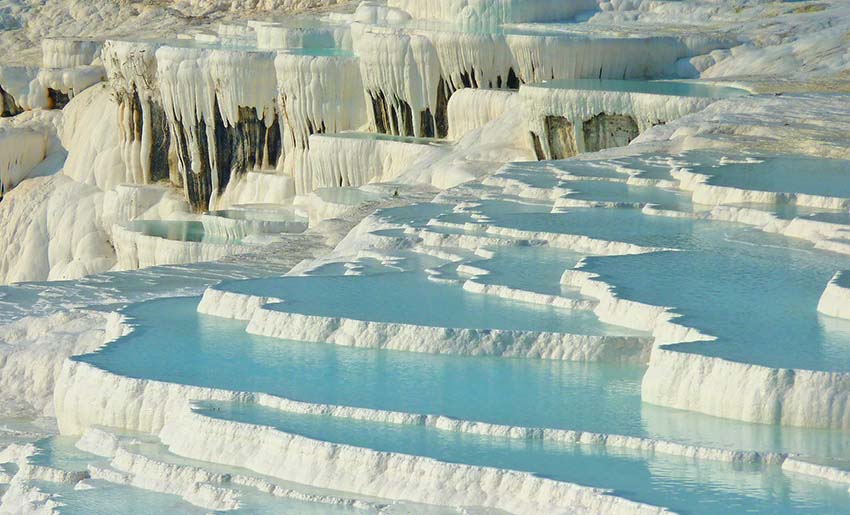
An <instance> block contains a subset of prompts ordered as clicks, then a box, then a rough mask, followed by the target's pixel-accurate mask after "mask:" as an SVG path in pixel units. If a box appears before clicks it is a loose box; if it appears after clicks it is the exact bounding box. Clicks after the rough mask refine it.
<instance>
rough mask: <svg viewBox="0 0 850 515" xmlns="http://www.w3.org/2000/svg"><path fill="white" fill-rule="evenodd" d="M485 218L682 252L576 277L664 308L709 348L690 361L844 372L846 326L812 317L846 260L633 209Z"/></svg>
mask: <svg viewBox="0 0 850 515" xmlns="http://www.w3.org/2000/svg"><path fill="white" fill-rule="evenodd" d="M484 212H485V213H487V211H486V208H485V209H484ZM487 214H488V215H489V213H487ZM491 218H493V223H495V224H497V225H500V226H506V227H513V228H518V229H525V230H532V231H548V232H555V233H567V234H581V235H585V236H590V237H593V238H601V239H605V240H614V241H625V242H629V243H634V244H637V245H643V246H651V247H664V248H674V249H679V250H684V251H686V252H664V253H653V254H644V255H637V256H621V257H604V258H589V259H588V262H587V266H586V267H585V269H586V270H588V271H592V272H597V273H599V274H601V275H602V278H603V279H604V280H606V281H608V282H610V283H612V284H613V285H614V286H616V291H617V292H618V294H619V295H621V296H623V297H625V298H629V299H633V300H638V301H641V302H645V303H648V304H653V305H662V306H673V307H675V308H676V312H678V313H681V314H683V315H684V318H682V319H681V321H682V322H683V323H685V324H687V325H690V326H693V327H696V328H698V329H700V330H702V331H703V332H706V333H708V334H712V335H715V336H717V337H718V338H719V341H718V342H715V343H712V344H697V345H693V346H690V348H691V349H692V350H694V351H696V350H699V352H700V353H706V354H710V355H714V356H721V357H726V358H729V359H733V360H738V361H744V362H747V363H757V364H762V365H766V366H771V367H781V368H784V367H790V368H806V369H814V370H831V371H841V372H846V371H850V323H845V322H843V321H841V320H832V319H826V318H824V317H820V316H818V314H817V311H816V307H817V303H818V300H819V298H820V295H821V293H822V292H823V289H824V288H825V287H826V284H827V283H828V282H829V280H830V278H831V277H832V275H833V274H834V273H835V272H836V271H838V270H842V269H847V268H850V259H848V258H847V257H844V256H840V255H837V254H833V253H829V252H822V251H817V250H814V249H812V248H811V246H810V245H808V244H804V243H801V242H797V241H795V240H793V239H789V238H784V237H781V236H776V235H771V234H766V233H763V232H761V231H758V230H755V229H752V228H749V227H746V226H742V225H737V224H729V223H721V222H707V221H700V220H690V219H678V218H666V217H658V216H646V215H643V214H642V213H641V212H639V211H637V210H633V209H571V210H569V212H567V213H562V214H552V215H545V214H527V213H523V214H516V215H513V214H508V215H500V214H496V213H493V214H492V216H491ZM777 263H783V266H776V264H777ZM638 270H640V271H641V272H640V273H635V272H636V271H638ZM680 348H681V347H680Z"/></svg>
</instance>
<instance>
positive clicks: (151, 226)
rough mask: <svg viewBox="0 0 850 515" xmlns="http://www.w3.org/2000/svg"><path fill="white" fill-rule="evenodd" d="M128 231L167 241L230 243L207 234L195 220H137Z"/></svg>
mask: <svg viewBox="0 0 850 515" xmlns="http://www.w3.org/2000/svg"><path fill="white" fill-rule="evenodd" d="M127 229H129V230H131V231H133V232H139V233H141V234H144V235H145V236H153V237H155V238H163V239H166V240H174V241H191V242H203V243H229V241H228V240H227V239H226V238H221V237H216V236H211V235H209V234H207V233H206V231H205V230H204V223H203V222H199V221H194V220H136V221H133V222H130V223H129V224H127ZM230 243H232V242H230Z"/></svg>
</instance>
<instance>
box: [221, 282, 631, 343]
mask: <svg viewBox="0 0 850 515" xmlns="http://www.w3.org/2000/svg"><path fill="white" fill-rule="evenodd" d="M221 288H222V289H225V290H227V291H233V292H237V293H246V294H253V295H261V296H272V297H277V298H281V299H283V300H284V301H285V302H284V303H282V304H272V305H270V306H268V308H269V309H273V310H276V311H282V312H286V313H301V314H308V315H315V316H323V317H342V318H351V319H354V320H365V321H373V322H385V323H404V324H413V325H420V326H429V327H449V328H457V329H467V328H468V329H502V330H520V331H546V332H558V333H572V334H588V335H633V334H639V333H637V332H635V331H631V330H628V329H625V328H620V327H618V326H612V325H609V324H605V323H602V322H600V321H599V320H598V319H597V318H596V316H595V315H594V314H593V313H591V312H589V311H583V310H580V311H571V310H565V309H559V308H554V307H550V306H542V305H536V304H531V303H525V302H516V301H511V300H505V299H501V298H496V297H490V296H487V295H479V294H475V293H469V292H466V291H464V290H463V289H461V288H459V287H457V286H454V285H445V284H439V283H435V282H433V281H429V280H428V278H427V276H426V275H425V274H424V273H421V272H399V273H384V274H375V275H367V276H319V277H281V278H269V279H259V280H256V281H251V280H249V281H240V282H238V283H225V284H223V285H222V286H221Z"/></svg>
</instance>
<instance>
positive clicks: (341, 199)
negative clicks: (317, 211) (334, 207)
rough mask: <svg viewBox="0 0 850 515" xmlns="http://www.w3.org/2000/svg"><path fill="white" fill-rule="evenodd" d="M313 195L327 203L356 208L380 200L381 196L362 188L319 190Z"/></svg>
mask: <svg viewBox="0 0 850 515" xmlns="http://www.w3.org/2000/svg"><path fill="white" fill-rule="evenodd" d="M313 193H314V194H316V195H318V196H319V198H321V199H322V200H324V201H325V202H330V203H333V204H343V205H347V206H349V205H350V206H354V205H357V204H363V203H364V202H373V201H376V200H378V199H380V198H381V197H380V195H378V194H376V193H372V192H370V191H366V190H363V189H360V188H319V189H316V190H313Z"/></svg>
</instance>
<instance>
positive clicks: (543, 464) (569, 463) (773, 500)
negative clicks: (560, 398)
mask: <svg viewBox="0 0 850 515" xmlns="http://www.w3.org/2000/svg"><path fill="white" fill-rule="evenodd" d="M198 411H199V412H201V413H203V414H204V415H206V416H210V417H214V418H222V419H226V420H236V421H240V422H247V423H250V424H260V425H267V426H271V427H274V428H277V429H279V430H281V431H284V432H288V433H295V434H299V435H302V436H306V437H308V438H314V439H319V440H324V441H330V442H336V443H344V444H349V445H354V446H358V447H367V448H371V449H376V450H380V451H386V452H396V453H402V454H414V455H418V456H427V457H431V458H435V459H438V460H441V461H447V462H454V463H466V464H472V465H480V466H487V467H496V468H503V469H511V470H520V471H526V472H531V473H533V474H536V475H539V476H543V477H547V478H550V479H555V480H559V481H568V482H573V483H578V484H582V485H587V486H597V487H603V488H610V489H613V490H614V492H613V493H614V494H615V495H618V496H622V497H626V498H628V499H632V500H635V501H640V502H646V503H649V504H654V505H657V506H666V507H669V508H671V509H673V510H674V511H676V512H679V513H691V514H711V513H717V514H721V513H722V514H726V513H773V514H798V513H823V514H832V513H839V512H846V511H848V510H850V494H848V492H847V489H846V485H841V484H840V483H839V484H830V483H827V482H818V481H816V480H812V479H806V478H804V477H802V476H792V475H785V474H783V473H782V471H781V469H780V468H779V467H777V466H755V465H732V464H728V463H720V462H710V461H702V462H694V461H693V460H691V459H687V458H677V457H673V456H665V455H662V454H655V455H654V456H651V457H646V456H642V455H640V454H638V453H632V452H629V451H618V450H616V449H608V450H605V449H603V448H594V447H593V446H575V445H564V444H555V443H551V442H545V443H541V442H533V441H522V440H512V439H505V438H501V437H480V436H474V435H466V434H460V433H454V432H446V431H441V430H435V429H428V428H423V427H418V426H405V425H394V424H380V423H374V422H363V421H355V420H348V419H338V418H334V417H323V416H309V415H294V414H290V413H283V412H279V411H275V410H271V409H267V408H262V407H259V406H256V405H250V404H222V403H208V404H202V405H201V406H200V407H199V408H198Z"/></svg>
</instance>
